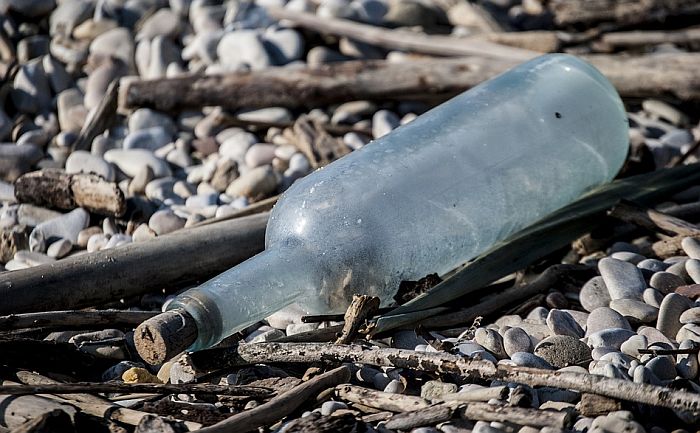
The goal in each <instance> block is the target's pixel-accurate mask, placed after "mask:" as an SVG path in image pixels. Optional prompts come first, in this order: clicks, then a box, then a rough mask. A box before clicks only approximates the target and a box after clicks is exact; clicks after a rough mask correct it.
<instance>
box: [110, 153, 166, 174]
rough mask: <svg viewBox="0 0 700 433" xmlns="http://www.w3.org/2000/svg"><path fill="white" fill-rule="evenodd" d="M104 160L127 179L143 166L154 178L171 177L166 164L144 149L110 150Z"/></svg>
mask: <svg viewBox="0 0 700 433" xmlns="http://www.w3.org/2000/svg"><path fill="white" fill-rule="evenodd" d="M104 159H105V160H106V161H107V162H111V163H112V164H114V165H116V166H117V167H119V169H120V170H121V171H123V172H124V174H126V175H127V176H129V177H134V176H136V175H137V174H138V173H139V171H140V170H141V169H142V167H143V166H145V165H148V166H150V167H151V169H152V170H153V175H154V177H155V178H160V177H165V176H170V175H171V171H170V167H169V166H168V163H167V162H165V161H163V160H162V159H160V158H157V157H156V156H155V155H153V153H152V152H150V151H148V150H146V149H111V150H108V151H107V152H105V154H104Z"/></svg>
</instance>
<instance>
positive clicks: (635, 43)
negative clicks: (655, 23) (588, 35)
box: [600, 28, 700, 49]
mask: <svg viewBox="0 0 700 433" xmlns="http://www.w3.org/2000/svg"><path fill="white" fill-rule="evenodd" d="M698 42H700V29H698V28H690V29H682V30H667V31H651V30H646V31H644V30H638V31H630V32H613V33H606V34H603V35H601V37H600V43H601V44H603V45H604V46H607V47H609V48H611V49H612V48H634V47H640V46H645V45H659V44H679V45H687V44H695V43H698Z"/></svg>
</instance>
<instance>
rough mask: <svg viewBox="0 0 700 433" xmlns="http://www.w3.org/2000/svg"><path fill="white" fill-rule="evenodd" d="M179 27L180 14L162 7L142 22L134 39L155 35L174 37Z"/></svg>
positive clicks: (179, 29)
mask: <svg viewBox="0 0 700 433" xmlns="http://www.w3.org/2000/svg"><path fill="white" fill-rule="evenodd" d="M181 29H182V23H181V21H180V16H179V15H178V14H177V13H175V12H173V11H172V10H171V9H170V8H162V9H158V10H157V11H156V12H155V13H154V14H153V15H151V16H150V17H148V18H147V19H146V20H145V21H144V22H143V23H142V25H141V30H140V31H139V32H138V34H137V35H136V39H137V40H141V39H152V38H154V37H156V36H163V37H167V38H172V39H176V38H177V37H178V35H179V34H180V31H181Z"/></svg>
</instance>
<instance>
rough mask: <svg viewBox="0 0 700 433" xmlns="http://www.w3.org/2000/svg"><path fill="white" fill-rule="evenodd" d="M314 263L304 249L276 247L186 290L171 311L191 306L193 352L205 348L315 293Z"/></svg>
mask: <svg viewBox="0 0 700 433" xmlns="http://www.w3.org/2000/svg"><path fill="white" fill-rule="evenodd" d="M309 263H310V257H309V256H308V254H307V253H306V249H304V248H301V247H298V246H297V247H295V248H284V247H282V248H279V247H278V248H271V249H268V250H265V251H263V252H261V253H260V254H258V255H256V256H254V257H251V258H250V259H248V260H246V261H245V262H243V263H241V264H239V265H237V266H235V267H233V268H231V269H229V270H227V271H226V272H224V273H222V274H219V275H217V276H216V277H214V278H212V279H211V280H209V281H207V282H206V283H204V284H202V285H200V286H199V287H196V288H193V289H190V290H188V291H186V292H184V293H182V294H181V295H179V296H178V297H177V298H176V299H175V300H174V301H173V302H171V303H170V304H169V305H168V310H172V309H175V308H184V309H185V310H187V312H188V313H189V314H190V315H191V316H192V317H193V318H194V319H195V321H196V322H197V340H196V342H195V343H194V344H193V345H192V346H191V347H190V350H200V349H205V348H208V347H211V346H213V345H215V344H217V343H218V342H220V341H221V340H223V339H224V338H225V337H227V336H229V335H231V334H233V333H235V332H238V331H241V330H243V329H245V328H246V327H248V326H250V325H252V324H254V323H256V322H258V321H260V320H263V319H264V318H265V317H267V316H269V315H270V314H272V313H274V312H276V311H278V310H280V309H281V308H283V307H285V306H287V305H289V304H292V303H294V302H295V301H297V300H298V299H299V298H300V297H301V296H302V295H304V294H306V293H309V290H310V289H311V287H312V286H313V283H312V281H313V275H312V272H311V271H310V269H309Z"/></svg>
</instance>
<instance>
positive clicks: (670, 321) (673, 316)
mask: <svg viewBox="0 0 700 433" xmlns="http://www.w3.org/2000/svg"><path fill="white" fill-rule="evenodd" d="M689 308H690V302H689V301H688V298H686V297H685V296H683V295H679V294H677V293H670V294H668V295H666V296H665V297H664V300H663V301H662V302H661V306H660V307H659V318H658V320H657V323H656V328H657V329H658V330H659V331H661V332H662V333H663V334H664V335H665V336H666V337H668V338H670V339H674V338H675V337H676V334H677V333H678V330H679V329H680V328H681V322H680V316H681V314H683V312H684V311H685V310H687V309H689Z"/></svg>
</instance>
